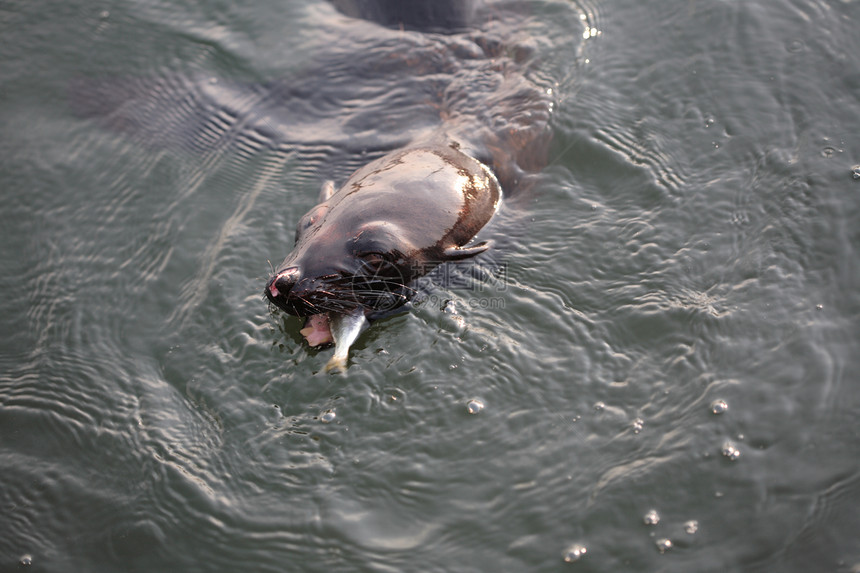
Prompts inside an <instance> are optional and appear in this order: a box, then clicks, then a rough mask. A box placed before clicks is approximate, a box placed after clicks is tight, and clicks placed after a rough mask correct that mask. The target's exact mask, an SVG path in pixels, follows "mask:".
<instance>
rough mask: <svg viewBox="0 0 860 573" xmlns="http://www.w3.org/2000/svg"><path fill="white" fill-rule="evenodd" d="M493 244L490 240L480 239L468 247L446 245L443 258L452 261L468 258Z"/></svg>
mask: <svg viewBox="0 0 860 573" xmlns="http://www.w3.org/2000/svg"><path fill="white" fill-rule="evenodd" d="M492 245H493V243H492V241H482V242H480V243H476V244H474V245H471V246H469V247H448V248H447V249H445V250H444V251H443V253H444V255H445V258H446V259H449V260H452V261H459V260H462V259H468V258H469V257H474V256H475V255H480V254H481V253H483V252H484V251H486V250H487V249H489V248H490V247H491V246H492Z"/></svg>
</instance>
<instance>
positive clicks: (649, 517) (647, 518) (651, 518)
mask: <svg viewBox="0 0 860 573" xmlns="http://www.w3.org/2000/svg"><path fill="white" fill-rule="evenodd" d="M642 521H643V522H644V523H645V525H657V524H658V523H660V514H659V513H657V510H656V509H652V510H651V511H649V512H648V513H646V514H645V515H644V516H643V517H642Z"/></svg>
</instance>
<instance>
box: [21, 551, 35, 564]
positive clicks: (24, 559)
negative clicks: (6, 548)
mask: <svg viewBox="0 0 860 573" xmlns="http://www.w3.org/2000/svg"><path fill="white" fill-rule="evenodd" d="M18 563H20V564H21V566H22V567H29V566H30V565H32V564H33V556H32V555H30V554H29V553H26V554H24V555H22V556H21V558H20V559H19V560H18Z"/></svg>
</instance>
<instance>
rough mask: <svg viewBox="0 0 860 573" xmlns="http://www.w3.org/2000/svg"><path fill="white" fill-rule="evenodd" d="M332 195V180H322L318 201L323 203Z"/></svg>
mask: <svg viewBox="0 0 860 573" xmlns="http://www.w3.org/2000/svg"><path fill="white" fill-rule="evenodd" d="M332 195H334V181H332V180H330V179H329V180H328V181H323V184H322V189H320V199H319V202H320V203H325V202H326V201H328V200H329V199H331V196H332Z"/></svg>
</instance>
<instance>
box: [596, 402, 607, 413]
mask: <svg viewBox="0 0 860 573" xmlns="http://www.w3.org/2000/svg"><path fill="white" fill-rule="evenodd" d="M605 408H606V404H605V403H603V402H598V403H597V404H595V405H594V411H595V412H602V411H603V410H604V409H605Z"/></svg>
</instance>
